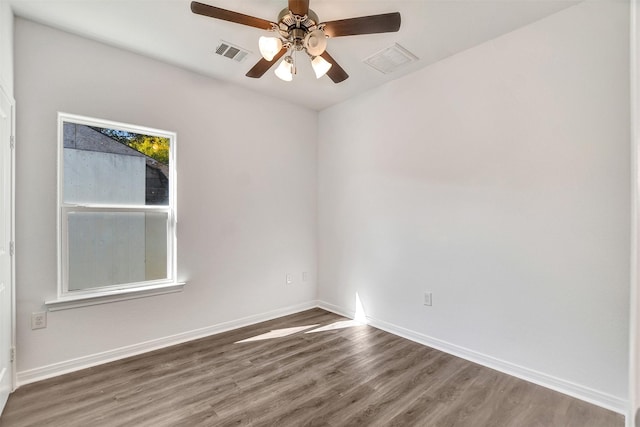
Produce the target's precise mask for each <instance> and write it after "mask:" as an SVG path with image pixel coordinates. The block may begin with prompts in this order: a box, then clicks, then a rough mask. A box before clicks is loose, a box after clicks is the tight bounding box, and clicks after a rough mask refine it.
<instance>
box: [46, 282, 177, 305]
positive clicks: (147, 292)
mask: <svg viewBox="0 0 640 427" xmlns="http://www.w3.org/2000/svg"><path fill="white" fill-rule="evenodd" d="M184 285H185V283H184V282H170V283H162V284H158V285H153V286H145V287H144V288H130V289H117V290H112V291H104V292H96V293H92V294H83V295H72V296H64V297H59V298H56V299H54V300H50V301H45V303H44V304H45V305H46V306H47V309H48V310H49V311H59V310H68V309H71V308H79V307H87V306H90V305H98V304H108V303H111V302H117V301H125V300H130V299H136V298H146V297H151V296H154V295H163V294H169V293H173V292H182V289H183V288H184Z"/></svg>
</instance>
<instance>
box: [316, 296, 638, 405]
mask: <svg viewBox="0 0 640 427" xmlns="http://www.w3.org/2000/svg"><path fill="white" fill-rule="evenodd" d="M318 307H320V308H322V309H324V310H327V311H331V312H333V313H336V314H339V315H341V316H345V317H349V318H353V316H354V315H355V313H354V312H352V311H351V310H348V309H345V308H343V307H339V306H336V305H334V304H331V303H328V302H326V301H318ZM367 323H368V324H369V325H371V326H373V327H375V328H378V329H382V330H383V331H386V332H389V333H392V334H394V335H397V336H400V337H402V338H406V339H408V340H411V341H414V342H417V343H419V344H422V345H426V346H428V347H432V348H435V349H437V350H440V351H444V352H445V353H449V354H452V355H454V356H457V357H460V358H462V359H465V360H468V361H470V362H473V363H477V364H479V365H482V366H486V367H488V368H491V369H495V370H496V371H500V372H503V373H505V374H508V375H512V376H514V377H517V378H520V379H523V380H525V381H529V382H531V383H534V384H537V385H540V386H542V387H546V388H549V389H551V390H555V391H558V392H560V393H563V394H566V395H569V396H571V397H575V398H577V399H580V400H584V401H586V402H589V403H592V404H594V405H597V406H600V407H602V408H605V409H609V410H611V411H614V412H617V413H619V414H622V415H625V416H627V415H628V408H629V402H628V401H627V400H625V399H622V398H619V397H616V396H612V395H610V394H607V393H603V392H600V391H598V390H594V389H592V388H589V387H585V386H583V385H580V384H576V383H573V382H571V381H567V380H564V379H562V378H557V377H554V376H552V375H548V374H545V373H542V372H538V371H535V370H533V369H529V368H526V367H523V366H519V365H516V364H514V363H511V362H507V361H504V360H501V359H497V358H495V357H492V356H489V355H486V354H483V353H479V352H477V351H474V350H470V349H468V348H465V347H461V346H459V345H456V344H452V343H449V342H446V341H443V340H440V339H437V338H433V337H430V336H428V335H424V334H422V333H419V332H416V331H412V330H410V329H406V328H403V327H401V326H397V325H394V324H392V323H389V322H385V321H384V320H380V319H375V318H372V317H369V316H367Z"/></svg>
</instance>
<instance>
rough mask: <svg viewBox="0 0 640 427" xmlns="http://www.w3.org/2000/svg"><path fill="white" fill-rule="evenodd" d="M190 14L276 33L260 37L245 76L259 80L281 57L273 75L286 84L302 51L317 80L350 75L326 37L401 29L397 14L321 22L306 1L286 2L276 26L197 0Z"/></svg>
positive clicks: (272, 23)
mask: <svg viewBox="0 0 640 427" xmlns="http://www.w3.org/2000/svg"><path fill="white" fill-rule="evenodd" d="M191 11H192V12H193V13H196V14H198V15H204V16H209V17H211V18H216V19H222V20H224V21H229V22H235V23H236V24H242V25H248V26H250V27H255V28H260V29H262V30H268V31H272V32H274V33H276V37H264V36H263V37H260V40H259V48H260V53H261V54H262V59H261V60H260V61H258V63H257V64H256V65H254V66H253V68H251V69H250V70H249V72H248V73H247V74H246V75H247V77H253V78H259V77H262V76H263V75H264V73H266V72H267V70H269V68H271V67H272V66H273V65H274V64H275V63H276V62H277V61H278V60H279V59H280V58H282V57H283V56H284V59H283V60H282V62H281V63H280V65H279V66H278V68H277V69H276V70H275V74H276V76H278V77H279V78H280V79H282V80H285V81H291V80H292V79H293V75H294V74H295V73H296V67H295V57H294V53H295V52H305V53H306V54H307V55H308V56H309V58H310V59H311V65H312V67H313V70H314V72H315V74H316V77H317V78H320V77H322V76H323V75H325V74H326V75H327V76H329V78H330V79H331V80H333V82H334V83H340V82H342V81H344V80H346V79H347V78H348V77H349V75H348V74H347V73H346V71H344V69H342V67H341V66H340V65H339V64H338V63H337V62H336V60H335V59H333V57H331V55H329V53H328V52H327V51H326V47H327V38H331V37H342V36H353V35H360V34H376V33H390V32H395V31H398V30H399V29H400V13H399V12H393V13H385V14H381V15H371V16H362V17H359V18H348V19H340V20H336V21H328V22H320V20H319V19H318V15H316V13H315V12H314V11H313V10H311V9H309V0H289V4H288V7H286V8H285V9H283V10H282V11H281V12H280V13H279V14H278V22H277V23H276V22H271V21H267V20H265V19H261V18H256V17H253V16H249V15H245V14H242V13H238V12H234V11H231V10H226V9H221V8H219V7H215V6H210V5H207V4H204V3H199V2H197V1H192V2H191ZM285 55H286V56H285Z"/></svg>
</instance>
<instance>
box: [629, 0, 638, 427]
mask: <svg viewBox="0 0 640 427" xmlns="http://www.w3.org/2000/svg"><path fill="white" fill-rule="evenodd" d="M630 9H631V13H630V25H631V37H630V42H631V49H630V52H629V53H630V59H631V79H630V80H631V138H632V141H631V147H632V148H631V156H632V158H631V165H632V169H631V179H630V181H631V202H632V209H631V215H632V218H631V219H632V229H631V233H632V234H631V238H632V250H631V298H630V302H631V313H630V322H629V323H630V328H629V346H630V349H629V350H630V351H629V355H630V358H629V400H630V405H629V413H628V416H627V426H630V427H633V426H640V339H639V336H638V334H639V333H640V328H639V327H638V319H639V318H640V281H639V272H640V270H639V269H640V260H639V259H638V251H639V248H640V234H639V230H640V217H639V213H640V209H639V206H638V203H639V201H640V182H639V181H640V180H639V179H638V178H639V176H640V175H639V173H640V171H639V164H640V162H639V158H638V155H639V154H640V117H638V114H639V113H640V75H639V72H640V55H639V53H638V47H640V31H639V26H640V8H638V2H637V1H636V0H634V1H632V2H630Z"/></svg>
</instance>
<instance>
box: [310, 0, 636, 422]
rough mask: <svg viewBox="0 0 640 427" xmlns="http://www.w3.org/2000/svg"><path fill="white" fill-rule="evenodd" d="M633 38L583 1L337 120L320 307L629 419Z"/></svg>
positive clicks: (611, 14) (322, 160)
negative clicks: (426, 298) (429, 296)
mask: <svg viewBox="0 0 640 427" xmlns="http://www.w3.org/2000/svg"><path fill="white" fill-rule="evenodd" d="M628 37H629V23H628V4H626V3H625V2H616V3H607V4H604V3H583V4H580V5H578V6H575V7H572V8H569V9H567V10H565V11H562V12H560V13H558V14H556V15H553V16H550V17H548V18H546V19H543V20H541V21H538V22H536V23H534V24H531V25H529V26H527V27H524V28H521V29H519V30H517V31H514V32H512V33H509V34H507V35H505V36H502V37H500V38H498V39H496V40H493V41H491V42H488V43H485V44H483V45H480V46H478V47H476V48H474V49H471V50H468V51H465V52H463V53H460V54H458V55H456V56H453V57H451V58H449V59H447V60H444V61H442V62H440V63H438V64H435V65H433V66H431V67H428V68H426V69H424V70H422V71H419V72H417V73H414V74H412V75H409V76H407V77H404V78H402V79H399V80H396V81H394V82H391V83H389V84H387V85H386V86H384V87H382V88H379V89H377V90H375V91H371V92H369V93H367V94H365V95H363V96H360V97H358V98H355V99H352V100H350V101H347V102H344V103H342V104H340V105H337V106H335V107H332V108H329V109H327V110H324V111H322V112H321V113H320V119H319V141H318V144H319V158H318V164H319V183H318V185H319V195H318V206H319V227H318V238H319V246H318V248H319V263H318V268H319V271H320V275H319V279H318V280H319V298H320V300H322V301H324V302H325V304H326V305H327V306H330V307H334V308H338V309H341V310H344V311H347V312H348V311H351V312H353V311H354V310H355V306H354V302H355V295H356V293H357V294H358V296H359V298H360V300H361V301H362V305H363V308H364V311H365V313H366V314H367V315H368V316H370V317H371V318H372V319H373V321H374V323H376V324H378V325H382V326H385V327H387V328H389V329H391V330H394V331H396V332H398V331H400V332H404V333H405V334H406V335H408V336H413V337H417V338H418V339H422V340H423V341H425V342H434V343H440V344H442V345H444V346H448V347H449V348H452V349H458V350H460V352H461V353H463V354H466V355H467V356H469V357H472V358H475V359H477V360H481V361H483V362H485V363H490V364H491V363H492V364H494V365H495V366H499V367H501V368H503V369H510V370H512V371H514V372H516V373H519V374H520V375H522V376H525V377H529V378H532V379H534V380H538V381H540V382H543V383H545V384H547V385H552V386H554V387H556V388H559V389H563V390H566V391H569V392H572V393H574V394H578V395H581V396H582V397H586V398H589V399H591V400H593V401H598V402H600V403H602V404H604V405H607V406H609V407H614V408H615V409H616V410H619V411H621V412H623V411H625V410H626V408H625V405H626V399H627V395H628V393H627V366H628V363H627V359H628V353H627V352H628V337H627V333H628V327H629V325H628V322H629V316H628V313H629V307H628V306H629V246H630V242H629V232H630V227H629V224H630V216H629V211H630V196H629V195H630V188H629V173H630V170H629V169H630V168H629V155H630V152H629V59H628V58H629V55H628V49H629V41H628ZM425 291H431V292H433V306H432V307H426V306H424V305H423V304H422V299H423V293H424V292H425Z"/></svg>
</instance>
